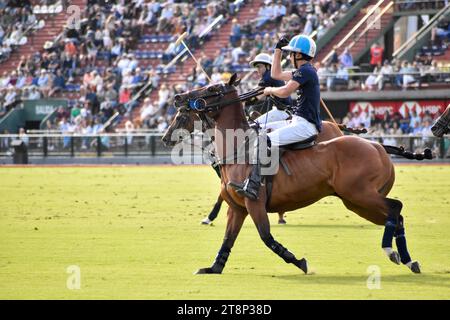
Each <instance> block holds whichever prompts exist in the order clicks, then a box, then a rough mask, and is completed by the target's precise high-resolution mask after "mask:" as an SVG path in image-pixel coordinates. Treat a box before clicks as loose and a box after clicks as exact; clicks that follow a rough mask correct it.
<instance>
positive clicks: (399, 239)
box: [395, 228, 411, 264]
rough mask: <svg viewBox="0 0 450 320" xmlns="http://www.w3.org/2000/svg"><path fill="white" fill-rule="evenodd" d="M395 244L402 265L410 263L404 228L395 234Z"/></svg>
mask: <svg viewBox="0 0 450 320" xmlns="http://www.w3.org/2000/svg"><path fill="white" fill-rule="evenodd" d="M395 244H396V245H397V250H398V254H399V255H400V259H401V261H402V263H403V264H406V263H408V262H410V261H411V257H410V255H409V252H408V248H407V247H406V238H405V228H400V229H398V230H397V231H396V232H395Z"/></svg>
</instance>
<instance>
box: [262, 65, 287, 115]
mask: <svg viewBox="0 0 450 320" xmlns="http://www.w3.org/2000/svg"><path fill="white" fill-rule="evenodd" d="M284 85H285V83H284V81H283V80H275V79H274V78H272V77H271V76H270V70H266V72H264V74H263V77H262V79H261V81H260V82H259V86H260V87H264V88H266V87H276V88H278V87H282V86H284ZM274 98H275V99H276V100H277V101H279V102H281V103H282V104H284V105H285V106H287V107H290V106H291V105H292V100H291V97H287V98H278V97H274Z"/></svg>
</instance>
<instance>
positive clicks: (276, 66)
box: [270, 49, 292, 81]
mask: <svg viewBox="0 0 450 320" xmlns="http://www.w3.org/2000/svg"><path fill="white" fill-rule="evenodd" d="M270 76H271V77H272V78H273V79H275V80H283V81H289V80H291V79H292V73H291V72H289V71H282V70H281V50H280V49H275V53H274V55H273V62H272V70H271V71H270Z"/></svg>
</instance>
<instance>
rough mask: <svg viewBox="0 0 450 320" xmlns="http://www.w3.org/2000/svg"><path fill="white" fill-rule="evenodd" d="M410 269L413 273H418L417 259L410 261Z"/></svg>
mask: <svg viewBox="0 0 450 320" xmlns="http://www.w3.org/2000/svg"><path fill="white" fill-rule="evenodd" d="M410 268H411V271H412V272H414V273H420V264H419V262H418V261H414V262H413V263H411V267H410Z"/></svg>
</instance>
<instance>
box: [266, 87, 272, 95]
mask: <svg viewBox="0 0 450 320" xmlns="http://www.w3.org/2000/svg"><path fill="white" fill-rule="evenodd" d="M264 95H265V96H270V95H272V87H267V88H265V89H264Z"/></svg>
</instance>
